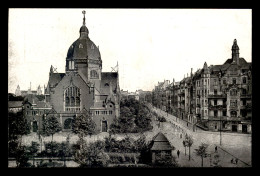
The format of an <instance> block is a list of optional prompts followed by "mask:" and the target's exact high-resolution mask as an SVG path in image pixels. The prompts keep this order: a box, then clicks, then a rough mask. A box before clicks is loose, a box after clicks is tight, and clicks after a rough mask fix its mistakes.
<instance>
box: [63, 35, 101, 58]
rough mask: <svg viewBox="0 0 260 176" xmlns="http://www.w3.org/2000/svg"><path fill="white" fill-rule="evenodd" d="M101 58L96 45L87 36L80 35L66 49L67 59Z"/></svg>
mask: <svg viewBox="0 0 260 176" xmlns="http://www.w3.org/2000/svg"><path fill="white" fill-rule="evenodd" d="M86 58H88V59H94V60H101V55H100V52H99V49H98V47H97V46H96V45H95V44H94V42H92V41H91V40H90V39H89V38H88V37H80V38H78V39H77V40H76V41H75V42H73V43H72V45H71V46H70V47H69V49H68V53H67V59H86Z"/></svg>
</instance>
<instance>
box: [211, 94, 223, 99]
mask: <svg viewBox="0 0 260 176" xmlns="http://www.w3.org/2000/svg"><path fill="white" fill-rule="evenodd" d="M208 98H227V95H225V94H221V95H208Z"/></svg>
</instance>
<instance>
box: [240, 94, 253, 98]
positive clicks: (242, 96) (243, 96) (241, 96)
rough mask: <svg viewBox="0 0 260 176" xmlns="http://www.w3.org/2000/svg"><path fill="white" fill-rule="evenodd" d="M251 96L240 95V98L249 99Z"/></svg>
mask: <svg viewBox="0 0 260 176" xmlns="http://www.w3.org/2000/svg"><path fill="white" fill-rule="evenodd" d="M251 96H252V95H250V94H241V95H240V98H251Z"/></svg>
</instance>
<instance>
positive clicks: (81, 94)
mask: <svg viewBox="0 0 260 176" xmlns="http://www.w3.org/2000/svg"><path fill="white" fill-rule="evenodd" d="M79 33H80V36H79V38H78V39H77V40H76V41H75V42H73V43H72V44H71V46H70V47H69V49H68V53H67V57H66V65H65V70H66V72H65V73H56V72H54V69H53V67H52V66H51V68H50V72H49V81H48V84H47V87H46V88H45V90H44V95H45V100H46V102H47V103H50V104H51V106H52V110H50V111H49V113H47V114H46V115H45V117H46V116H48V115H54V116H56V117H57V118H58V119H59V121H60V123H61V125H62V128H63V131H66V130H70V129H71V127H72V119H73V117H74V116H78V115H87V113H89V114H90V116H91V117H92V119H93V120H94V122H95V123H96V132H97V133H98V132H107V131H108V130H109V126H110V124H111V123H112V121H113V119H114V118H118V117H119V107H120V106H119V103H120V88H119V75H118V72H102V60H101V54H100V51H99V48H98V47H97V46H96V45H95V44H94V42H92V41H91V40H90V38H89V30H88V28H87V27H86V25H85V16H84V19H83V25H82V26H81V28H80V30H79Z"/></svg>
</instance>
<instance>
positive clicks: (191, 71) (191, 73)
mask: <svg viewBox="0 0 260 176" xmlns="http://www.w3.org/2000/svg"><path fill="white" fill-rule="evenodd" d="M190 77H192V68H191V69H190Z"/></svg>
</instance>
